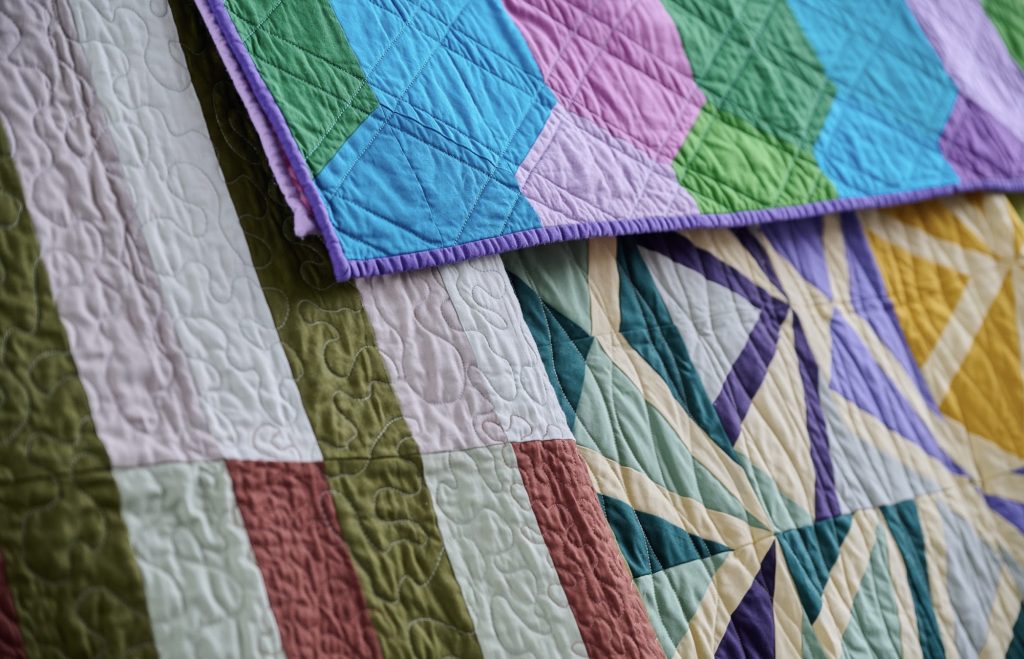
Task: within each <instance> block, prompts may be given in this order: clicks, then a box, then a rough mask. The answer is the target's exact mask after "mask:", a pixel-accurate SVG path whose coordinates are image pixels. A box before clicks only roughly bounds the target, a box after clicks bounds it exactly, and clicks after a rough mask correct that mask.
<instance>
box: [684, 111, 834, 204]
mask: <svg viewBox="0 0 1024 659" xmlns="http://www.w3.org/2000/svg"><path fill="white" fill-rule="evenodd" d="M672 167H673V168H674V169H675V172H676V177H677V178H678V179H679V182H680V183H681V184H682V185H683V187H685V188H686V189H687V190H689V192H690V194H691V195H693V198H694V199H695V200H696V201H697V205H698V206H699V207H700V210H701V212H703V213H729V212H734V211H741V210H751V209H755V208H765V207H769V208H771V207H779V206H793V205H797V204H806V203H809V202H812V201H820V200H825V199H835V198H836V197H837V196H838V194H837V192H836V189H835V186H833V185H832V182H831V181H830V180H829V179H828V177H827V176H825V173H824V172H822V171H821V169H820V168H819V167H818V163H817V161H816V160H815V158H814V154H813V153H812V152H811V149H810V147H807V148H800V147H796V146H793V145H792V144H789V143H787V142H784V141H782V140H780V139H778V138H776V137H772V136H771V135H768V134H766V133H764V132H762V131H760V130H758V129H757V128H755V127H754V126H752V125H751V124H750V123H749V122H747V121H745V120H744V119H742V118H741V117H738V116H736V115H734V114H731V113H729V112H725V111H722V110H719V109H718V108H716V107H715V106H714V105H713V104H712V103H710V102H709V103H707V104H705V105H704V107H703V109H701V112H700V116H699V117H697V122H696V123H695V124H694V126H693V128H692V129H691V130H690V134H689V135H688V136H687V138H686V141H685V142H684V143H683V146H682V148H681V149H680V150H679V153H678V154H677V155H676V157H675V160H674V161H673V162H672Z"/></svg>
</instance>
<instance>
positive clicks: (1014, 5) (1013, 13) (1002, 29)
mask: <svg viewBox="0 0 1024 659" xmlns="http://www.w3.org/2000/svg"><path fill="white" fill-rule="evenodd" d="M981 5H982V6H983V7H984V8H985V13H986V14H988V19H989V20H990V21H992V24H993V25H995V26H996V29H997V30H999V35H1000V36H1001V37H1002V38H1003V42H1004V43H1005V44H1006V49H1007V50H1008V51H1010V55H1012V56H1013V59H1015V60H1017V66H1019V67H1020V68H1021V69H1024V11H1021V10H1022V7H1021V4H1020V0H982V2H981Z"/></svg>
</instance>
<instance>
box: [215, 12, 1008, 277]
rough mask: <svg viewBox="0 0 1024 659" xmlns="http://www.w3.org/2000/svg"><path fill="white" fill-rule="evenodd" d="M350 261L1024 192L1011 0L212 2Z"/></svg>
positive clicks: (280, 174) (250, 92)
mask: <svg viewBox="0 0 1024 659" xmlns="http://www.w3.org/2000/svg"><path fill="white" fill-rule="evenodd" d="M199 5H200V7H201V8H202V9H203V11H204V13H205V16H206V22H207V25H208V26H209V28H210V30H211V32H212V33H213V34H214V37H215V39H216V40H217V43H218V45H219V48H220V51H221V54H222V55H223V56H224V57H225V59H227V60H228V61H229V62H230V63H231V66H230V68H231V71H232V74H233V78H234V81H235V84H236V86H237V87H238V89H239V90H240V92H241V93H242V95H243V97H245V98H247V104H248V107H249V109H250V113H251V114H252V116H253V119H254V121H255V122H256V125H257V127H260V128H261V134H262V143H263V146H264V149H265V150H266V152H267V154H268V156H269V158H270V161H271V164H272V166H274V168H275V171H276V173H277V180H278V182H279V183H280V185H281V187H282V188H283V189H284V190H285V194H286V196H287V198H288V199H289V201H290V203H291V206H292V208H293V209H294V210H295V211H296V217H297V219H296V229H297V232H298V233H299V235H307V234H311V233H318V234H320V235H321V236H322V237H323V238H324V240H325V241H326V243H327V244H328V246H329V254H330V256H331V259H332V262H333V264H334V267H335V274H336V275H337V276H338V277H339V278H341V279H346V278H348V277H352V276H364V275H373V274H380V273H387V272H395V271H405V270H410V269H416V268H421V267H424V266H430V265H439V264H444V263H451V262H456V261H461V260H463V259H466V258H469V257H471V256H480V255H482V254H492V253H496V252H505V251H509V250H514V249H517V248H521V247H524V246H529V245H537V244H542V243H550V242H557V241H561V240H570V239H578V238H587V237H594V236H607V235H623V234H632V233H640V232H651V231H666V230H678V229H687V228H705V227H725V226H736V225H739V224H750V223H755V222H765V221H770V220H779V219H791V218H795V217H807V216H810V215H816V214H820V213H823V212H836V211H842V210H851V209H857V208H862V207H865V206H877V205H880V204H882V203H888V204H893V203H906V202H908V201H912V200H919V199H924V198H930V197H934V196H936V195H938V194H949V193H951V192H954V191H971V190H978V189H987V190H993V189H998V190H1002V191H1021V190H1022V187H1024V165H1021V161H1020V157H1019V154H1020V152H1021V151H1022V149H1024V119H1022V113H1021V112H1020V101H1019V99H1020V97H1021V96H1022V95H1024V70H1022V69H1021V68H1020V65H1019V62H1020V60H1021V43H1020V40H1019V38H1018V37H1017V36H1015V35H1017V34H1018V33H1019V32H1020V19H1019V17H1018V16H1017V14H1018V13H1019V12H1017V11H1014V10H1013V8H1012V6H1011V5H1012V2H1007V1H1006V0H996V1H990V2H984V3H983V2H979V1H978V0H947V1H946V2H944V3H941V4H936V3H934V2H928V1H927V0H870V1H868V2H864V1H863V0H841V1H833V2H827V3H822V2H814V1H812V0H751V1H749V2H747V1H743V2H741V1H740V0H635V1H632V2H625V3H624V2H616V1H613V0H597V1H593V2H589V1H588V2H580V1H579V0H479V1H477V2H445V3H436V2H435V3H430V2H420V1H419V0H374V1H373V2H352V1H351V0H301V1H298V2H296V1H294V0H287V1H278V0H202V1H201V2H199Z"/></svg>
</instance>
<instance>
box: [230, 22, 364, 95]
mask: <svg viewBox="0 0 1024 659" xmlns="http://www.w3.org/2000/svg"><path fill="white" fill-rule="evenodd" d="M238 20H239V21H241V22H243V23H248V24H250V25H252V22H251V21H249V20H247V19H246V18H245V17H242V16H239V17H238ZM259 33H260V34H261V35H263V36H265V37H273V38H274V40H275V41H280V42H283V43H286V44H288V45H289V46H291V47H292V48H295V49H296V50H300V51H302V52H303V53H305V54H306V55H309V56H310V57H314V58H316V59H318V60H320V61H321V62H323V63H324V64H326V65H327V66H329V67H331V68H332V69H334V70H335V71H337V72H338V73H344V74H345V75H347V76H348V77H350V78H352V79H353V80H355V81H356V82H359V81H361V79H362V76H360V75H356V74H355V73H352V71H349V70H348V69H346V68H345V67H343V66H341V65H340V64H337V63H336V62H332V61H331V60H329V59H327V58H326V57H324V56H323V55H321V54H320V53H318V52H316V51H313V50H310V49H309V48H306V47H305V46H303V45H302V44H300V43H298V42H297V41H295V40H293V39H289V38H288V37H286V36H284V35H283V34H281V33H280V32H277V31H276V30H273V29H271V28H266V27H264V28H262V29H260V30H259ZM303 81H304V82H308V81H305V79H303ZM309 84H312V83H309Z"/></svg>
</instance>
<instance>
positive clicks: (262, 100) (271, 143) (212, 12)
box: [197, 0, 1024, 281]
mask: <svg viewBox="0 0 1024 659" xmlns="http://www.w3.org/2000/svg"><path fill="white" fill-rule="evenodd" d="M197 4H198V5H199V9H200V12H201V13H202V16H203V19H204V20H205V21H206V24H207V27H208V28H209V30H210V32H211V33H212V34H213V35H214V43H215V44H216V46H217V50H218V52H219V53H220V55H221V58H223V59H224V61H225V64H226V65H227V69H228V73H229V75H230V76H231V78H232V79H233V80H234V82H235V86H236V87H237V88H238V89H239V93H240V94H241V95H242V97H243V101H244V102H245V105H246V109H247V110H248V111H249V114H250V115H251V116H252V117H253V122H254V124H255V125H256V129H257V132H258V134H259V136H260V141H261V142H263V147H264V149H265V150H266V151H267V156H268V160H269V161H270V166H271V169H272V170H273V172H274V176H275V178H276V179H277V182H278V185H280V186H281V188H282V191H283V192H284V195H285V198H286V199H287V200H288V203H289V206H290V207H291V208H292V209H293V211H294V212H295V213H296V218H297V219H296V222H297V226H298V227H300V230H299V232H300V233H301V226H302V222H304V221H306V222H308V220H306V217H308V215H307V216H306V217H303V214H312V217H313V221H314V222H315V225H316V229H317V231H318V232H319V234H320V236H321V238H322V239H323V241H324V244H325V245H326V246H327V254H328V256H329V257H330V260H331V265H332V267H333V270H334V276H335V278H336V279H337V280H338V281H347V280H348V279H351V278H352V277H372V276H376V275H386V274H392V273H397V272H406V271H409V270H419V269H421V268H429V267H433V266H439V265H446V264H450V263H458V262H459V261H465V260H468V259H472V258H476V257H479V256H485V255H488V254H499V253H501V252H510V251H513V250H517V249H522V248H525V247H534V246H536V245H543V244H545V243H554V242H561V241H567V240H583V239H586V238H596V237H600V236H621V235H629V234H640V233H662V232H667V231H680V230H685V229H713V228H730V227H738V226H747V225H755V224H764V223H768V222H777V221H781V220H794V219H800V218H806V217H814V216H816V215H825V214H828V213H840V212H844V211H856V210H866V209H871V208H880V207H883V206H894V205H899V204H910V203H914V202H918V201H924V200H926V199H932V198H935V197H941V196H945V195H951V194H959V193H967V192H983V191H989V192H1009V193H1013V192H1024V180H1012V179H1003V180H990V181H983V182H974V183H968V184H954V185H944V186H938V187H932V188H923V189H918V190H909V191H905V192H897V193H892V194H885V195H871V196H868V197H848V198H845V199H829V200H826V201H816V202H811V203H807V204H799V205H796V206H780V207H776V208H758V209H754V210H746V211H736V212H733V213H721V214H698V215H679V216H657V217H643V218H633V219H624V220H613V221H610V222H587V223H580V224H564V225H555V226H546V227H536V228H533V229H526V230H523V231H517V232H515V233H508V234H503V235H500V236H493V237H491V238H483V239H481V240H475V241H473V242H469V243H463V244H459V245H451V246H449V247H439V248H435V249H431V250H426V251H422V252H412V253H408V254H396V255H394V256H387V257H382V258H375V259H367V260H360V261H350V260H348V258H347V257H346V256H345V252H344V250H343V249H342V246H341V241H340V240H339V238H338V235H337V233H335V230H334V226H333V225H332V223H331V220H330V217H329V216H328V214H327V208H326V207H325V206H324V204H323V200H322V199H321V198H320V195H319V193H318V192H317V188H316V185H315V184H314V182H313V176H312V174H311V172H310V171H309V167H308V166H307V165H306V161H305V159H303V157H302V154H301V153H300V152H299V148H298V145H297V144H296V143H295V140H294V139H293V138H292V134H291V129H290V128H288V124H287V123H286V122H285V119H284V115H282V114H281V110H280V109H279V108H278V107H277V103H276V102H275V101H274V97H273V95H271V93H270V90H269V89H267V86H266V84H265V83H264V82H263V78H262V77H261V76H260V74H259V72H258V71H257V70H256V66H255V64H254V63H253V61H252V58H251V57H250V55H249V51H248V49H247V48H246V47H245V44H243V43H242V40H241V38H240V37H239V36H238V32H237V31H236V29H235V26H234V23H233V22H232V20H231V17H230V16H229V15H228V13H227V9H225V7H224V4H223V2H221V1H220V0H197ZM282 155H283V157H282Z"/></svg>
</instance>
